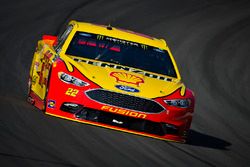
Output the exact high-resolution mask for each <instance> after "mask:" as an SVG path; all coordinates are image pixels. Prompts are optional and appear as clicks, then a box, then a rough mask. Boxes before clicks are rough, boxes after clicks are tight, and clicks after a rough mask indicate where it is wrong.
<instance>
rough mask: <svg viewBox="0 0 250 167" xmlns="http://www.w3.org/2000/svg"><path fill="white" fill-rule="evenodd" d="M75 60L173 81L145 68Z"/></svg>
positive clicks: (80, 60)
mask: <svg viewBox="0 0 250 167" xmlns="http://www.w3.org/2000/svg"><path fill="white" fill-rule="evenodd" d="M74 60H75V61H76V62H84V63H86V64H90V65H93V66H99V67H104V68H107V67H109V68H114V69H118V70H124V71H129V72H133V73H137V74H142V75H144V76H146V77H150V78H155V79H158V80H163V81H172V79H171V78H168V77H163V76H161V75H157V74H154V73H150V72H145V71H143V70H139V69H135V68H130V67H125V66H121V65H115V64H110V63H106V62H96V61H91V60H85V59H79V58H74Z"/></svg>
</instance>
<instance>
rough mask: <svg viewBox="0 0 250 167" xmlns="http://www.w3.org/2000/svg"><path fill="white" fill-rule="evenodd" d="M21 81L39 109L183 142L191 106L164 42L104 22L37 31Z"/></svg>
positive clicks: (188, 123)
mask: <svg viewBox="0 0 250 167" xmlns="http://www.w3.org/2000/svg"><path fill="white" fill-rule="evenodd" d="M28 86H29V89H28V101H29V102H30V103H31V104H33V105H34V106H36V107H37V108H39V109H40V110H42V111H44V112H45V113H46V114H49V115H52V116H56V117H60V118H64V119H68V120H72V121H76V122H81V123H86V124H90V125H96V126H101V127H105V128H109V129H114V130H119V131H123V132H128V133H133V134H137V135H142V136H147V137H152V138H156V139H162V140H167V141H176V142H185V141H186V138H187V137H186V136H187V132H188V130H189V129H190V125H191V122H192V115H193V112H194V95H193V92H192V91H191V90H189V89H188V88H186V87H185V85H184V84H183V83H182V81H181V76H180V73H179V71H178V68H177V65H176V62H175V60H174V58H173V56H172V54H171V52H170V49H169V47H168V46H167V44H166V41H165V40H163V39H156V38H154V37H150V36H147V35H144V34H140V33H136V32H133V31H129V30H124V29H120V28H115V27H112V26H110V25H109V26H104V25H96V24H90V23H84V22H77V21H71V22H70V23H69V24H68V26H67V27H66V28H65V30H64V31H63V32H62V33H60V34H59V35H58V36H52V35H44V36H43V37H42V39H41V40H39V41H38V44H37V47H36V51H35V53H34V57H33V60H32V64H31V68H30V73H29V80H28Z"/></svg>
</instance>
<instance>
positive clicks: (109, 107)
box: [101, 106, 147, 119]
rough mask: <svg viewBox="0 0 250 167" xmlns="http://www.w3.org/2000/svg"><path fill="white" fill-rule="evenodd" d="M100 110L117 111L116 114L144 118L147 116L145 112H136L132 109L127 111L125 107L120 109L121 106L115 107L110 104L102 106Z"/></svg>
mask: <svg viewBox="0 0 250 167" xmlns="http://www.w3.org/2000/svg"><path fill="white" fill-rule="evenodd" d="M101 110H103V111H108V112H112V113H117V114H121V115H127V116H130V117H135V118H142V119H145V118H146V117H147V115H146V114H142V113H137V112H134V111H129V110H126V109H121V108H116V107H111V106H102V107H101Z"/></svg>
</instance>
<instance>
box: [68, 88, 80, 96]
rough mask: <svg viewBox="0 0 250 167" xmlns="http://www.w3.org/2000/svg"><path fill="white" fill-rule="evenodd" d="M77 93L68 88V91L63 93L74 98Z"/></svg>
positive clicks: (75, 90)
mask: <svg viewBox="0 0 250 167" xmlns="http://www.w3.org/2000/svg"><path fill="white" fill-rule="evenodd" d="M78 92H79V90H77V89H73V88H68V90H67V91H66V92H65V94H66V95H68V96H73V97H76V95H77V94H78Z"/></svg>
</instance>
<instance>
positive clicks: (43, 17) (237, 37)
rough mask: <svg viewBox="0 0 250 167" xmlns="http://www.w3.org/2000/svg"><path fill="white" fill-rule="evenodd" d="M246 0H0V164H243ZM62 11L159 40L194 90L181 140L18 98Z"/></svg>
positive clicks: (248, 142) (62, 21) (248, 75)
mask: <svg viewBox="0 0 250 167" xmlns="http://www.w3.org/2000/svg"><path fill="white" fill-rule="evenodd" d="M249 2H250V1H249V0H245V1H243V0H237V1H230V0H217V1H215V0H214V1H208V0H185V1H181V0H175V1H171V0H165V1H164V0H161V1H158V0H157V1H139V0H126V1H125V0H124V1H104V0H99V1H94V0H89V1H80V0H79V1H73V0H72V1H68V0H64V1H63V0H53V1H52V0H51V1H49V0H36V1H33V0H22V1H19V0H16V1H14V0H1V7H0V8H1V9H0V58H1V60H0V107H1V108H0V166H3V167H5V166H6V167H7V166H38V167H39V166H46V167H47V166H48V167H50V166H52V167H57V166H58V167H59V166H126V167H128V166H250V155H249V154H250V130H249V127H250V105H249V104H250V98H249V94H250V65H249V62H250V55H249V53H250V3H249ZM71 19H76V20H79V21H86V22H94V23H99V24H109V23H111V24H112V25H114V26H118V27H122V28H126V29H130V30H133V31H137V32H142V33H146V34H149V35H153V36H155V37H159V38H165V39H167V42H168V44H169V46H170V48H171V49H172V52H173V54H174V56H175V58H176V61H177V64H178V66H179V69H180V72H181V74H182V77H183V80H184V82H185V83H186V85H187V86H188V87H190V88H191V89H193V90H194V92H195V94H196V100H197V102H196V109H195V115H194V120H193V124H192V130H191V133H190V141H189V142H188V143H187V144H178V143H173V142H164V141H160V140H156V139H151V138H147V137H141V136H136V135H132V134H126V133H122V132H117V131H113V130H108V129H104V128H99V127H94V126H90V125H84V124H79V123H75V122H71V121H67V120H63V119H59V118H55V117H51V116H48V115H45V114H43V113H42V112H40V111H39V110H37V109H36V108H34V107H33V106H31V105H29V104H28V103H27V102H26V92H27V84H26V83H27V78H28V71H29V66H30V63H31V59H32V56H33V52H34V50H35V47H36V42H37V41H38V40H39V39H40V38H41V36H42V35H43V34H57V33H58V31H59V30H60V29H61V28H62V27H63V26H64V25H66V23H67V22H68V21H69V20H71Z"/></svg>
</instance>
